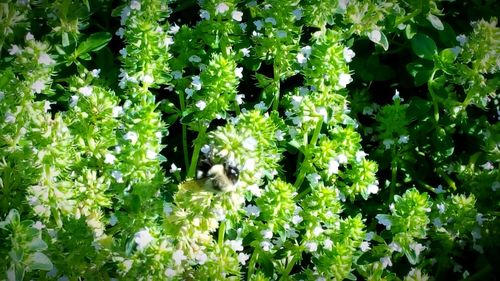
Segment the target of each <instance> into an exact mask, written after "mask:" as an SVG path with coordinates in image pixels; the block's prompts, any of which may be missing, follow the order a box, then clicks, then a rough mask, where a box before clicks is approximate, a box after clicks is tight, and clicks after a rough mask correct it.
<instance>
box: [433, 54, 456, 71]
mask: <svg viewBox="0 0 500 281" xmlns="http://www.w3.org/2000/svg"><path fill="white" fill-rule="evenodd" d="M457 56H458V53H457V52H456V51H455V50H454V49H453V48H448V49H444V50H442V51H441V52H440V53H439V60H438V61H437V62H438V63H437V65H438V66H439V68H440V69H441V70H443V71H444V73H446V74H450V75H453V74H455V73H456V68H455V65H454V64H453V63H454V62H455V60H456V59H457Z"/></svg>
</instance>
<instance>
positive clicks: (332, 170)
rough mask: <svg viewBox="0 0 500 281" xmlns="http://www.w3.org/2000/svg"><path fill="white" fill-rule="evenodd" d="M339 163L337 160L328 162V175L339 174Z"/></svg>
mask: <svg viewBox="0 0 500 281" xmlns="http://www.w3.org/2000/svg"><path fill="white" fill-rule="evenodd" d="M339 165H340V164H339V162H337V160H335V159H333V158H332V159H330V161H328V175H329V176H331V175H333V174H337V173H338V172H339Z"/></svg>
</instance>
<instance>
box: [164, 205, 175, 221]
mask: <svg viewBox="0 0 500 281" xmlns="http://www.w3.org/2000/svg"><path fill="white" fill-rule="evenodd" d="M173 210H174V209H173V208H172V203H168V202H164V203H163V213H164V214H165V216H167V217H168V216H170V214H171V213H172V211H173Z"/></svg>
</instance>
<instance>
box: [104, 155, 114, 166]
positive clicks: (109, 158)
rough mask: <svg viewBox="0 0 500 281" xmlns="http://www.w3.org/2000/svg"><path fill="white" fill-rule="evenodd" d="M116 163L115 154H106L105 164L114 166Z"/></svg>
mask: <svg viewBox="0 0 500 281" xmlns="http://www.w3.org/2000/svg"><path fill="white" fill-rule="evenodd" d="M115 161H116V157H115V156H114V155H113V154H111V153H106V155H104V163H106V164H113V163H115Z"/></svg>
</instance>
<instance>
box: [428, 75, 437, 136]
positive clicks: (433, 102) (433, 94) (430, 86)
mask: <svg viewBox="0 0 500 281" xmlns="http://www.w3.org/2000/svg"><path fill="white" fill-rule="evenodd" d="M436 71H437V70H436V69H435V70H434V71H432V74H431V77H430V78H429V82H428V85H427V89H428V90H429V94H430V95H431V99H432V104H433V106H434V121H435V124H436V126H437V124H438V122H439V105H438V101H437V97H436V94H435V93H434V90H433V89H432V84H433V83H434V75H435V74H436Z"/></svg>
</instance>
